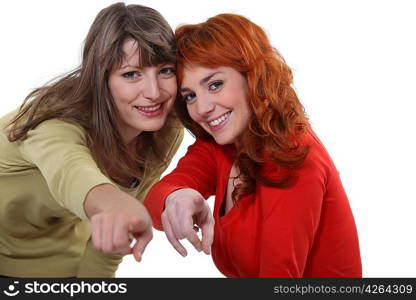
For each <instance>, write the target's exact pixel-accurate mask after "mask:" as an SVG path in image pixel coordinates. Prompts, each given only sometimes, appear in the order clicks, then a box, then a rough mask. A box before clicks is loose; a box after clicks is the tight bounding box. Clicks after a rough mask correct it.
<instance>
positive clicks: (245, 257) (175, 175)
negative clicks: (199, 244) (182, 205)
mask: <svg viewBox="0 0 416 300" xmlns="http://www.w3.org/2000/svg"><path fill="white" fill-rule="evenodd" d="M305 141H306V142H307V144H308V145H310V150H309V154H308V156H307V158H306V160H305V162H304V164H303V165H302V167H301V168H300V169H299V170H298V171H297V172H298V173H297V174H298V178H297V181H296V183H295V184H294V185H293V186H292V187H290V188H286V189H280V188H273V187H268V186H265V185H263V184H261V183H257V186H256V190H255V192H254V193H252V194H250V195H247V196H244V197H242V198H241V199H240V200H239V201H238V203H239V204H237V205H235V206H234V207H232V208H231V210H230V211H229V212H228V213H227V214H226V215H225V216H221V215H220V208H221V206H222V202H223V201H225V193H226V187H227V183H228V178H229V174H230V170H231V166H232V164H233V154H232V153H233V152H232V148H231V147H230V146H220V145H217V144H216V143H215V142H213V141H212V142H206V141H203V140H200V139H197V140H196V142H195V143H194V144H193V145H192V146H190V147H189V148H188V152H187V154H186V155H185V156H184V157H183V158H182V159H181V160H180V161H179V163H178V166H177V167H176V169H175V170H173V171H172V173H170V174H169V175H167V176H165V177H164V178H163V179H162V180H161V181H159V182H158V183H157V184H155V185H154V186H153V187H152V189H151V190H150V192H149V194H148V195H147V197H146V200H145V205H146V207H147V208H148V210H149V213H150V215H151V217H152V219H153V225H154V226H155V228H157V229H160V230H161V229H162V224H161V219H160V216H161V213H162V211H163V208H164V200H165V198H166V197H167V196H168V195H169V194H170V193H172V192H173V191H175V190H177V189H180V188H192V189H195V190H197V191H199V192H200V193H201V194H202V195H203V196H204V197H205V198H208V197H209V196H212V195H215V205H214V212H213V214H214V219H215V230H214V243H213V245H212V249H211V252H212V257H213V260H214V262H215V264H216V266H217V267H218V269H219V270H220V271H221V272H222V273H223V274H224V275H225V276H227V277H361V276H362V271H361V258H360V250H359V245H358V236H357V230H356V226H355V222H354V218H353V215H352V212H351V208H350V205H349V202H348V199H347V196H346V194H345V191H344V189H343V187H342V184H341V180H340V178H339V174H338V171H337V170H336V168H335V166H334V164H333V162H332V160H331V158H330V157H329V155H328V153H327V152H326V150H325V148H324V146H323V145H322V143H321V142H320V141H319V139H318V138H317V137H316V136H315V135H314V133H312V132H311V133H308V134H306V137H305ZM262 171H263V172H265V173H264V174H268V175H270V176H278V171H277V170H276V165H274V164H273V163H266V164H265V165H264V167H263V170H262Z"/></svg>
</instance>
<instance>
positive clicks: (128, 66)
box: [119, 65, 139, 70]
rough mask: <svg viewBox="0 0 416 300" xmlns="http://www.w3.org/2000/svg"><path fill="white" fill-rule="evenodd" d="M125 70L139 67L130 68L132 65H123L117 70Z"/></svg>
mask: <svg viewBox="0 0 416 300" xmlns="http://www.w3.org/2000/svg"><path fill="white" fill-rule="evenodd" d="M125 68H137V69H138V68H139V66H132V65H124V66H121V67H120V68H119V69H120V70H121V69H125Z"/></svg>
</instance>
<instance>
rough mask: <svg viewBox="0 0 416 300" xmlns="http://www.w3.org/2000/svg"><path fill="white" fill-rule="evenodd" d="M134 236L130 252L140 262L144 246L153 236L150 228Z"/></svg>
mask: <svg viewBox="0 0 416 300" xmlns="http://www.w3.org/2000/svg"><path fill="white" fill-rule="evenodd" d="M135 238H136V243H135V244H134V246H133V249H132V253H133V255H134V258H135V259H136V261H137V262H140V261H141V260H142V255H143V252H144V250H145V249H146V246H147V245H148V244H149V243H150V241H151V240H152V238H153V233H152V228H149V230H146V231H144V232H141V233H140V234H137V233H136V234H135Z"/></svg>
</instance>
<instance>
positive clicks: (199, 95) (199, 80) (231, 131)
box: [181, 66, 251, 145]
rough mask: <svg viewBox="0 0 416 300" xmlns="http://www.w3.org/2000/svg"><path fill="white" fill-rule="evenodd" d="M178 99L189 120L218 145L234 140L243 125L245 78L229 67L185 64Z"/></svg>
mask: <svg viewBox="0 0 416 300" xmlns="http://www.w3.org/2000/svg"><path fill="white" fill-rule="evenodd" d="M181 98H182V101H185V102H186V104H187V109H188V113H189V116H190V117H191V118H192V120H194V121H195V122H196V123H198V124H199V125H200V126H201V127H202V128H203V129H204V130H205V131H206V132H208V133H209V134H210V135H211V136H212V137H213V138H214V139H215V141H216V142H217V143H218V144H220V145H225V144H232V143H234V142H235V141H236V138H237V137H238V136H240V134H241V133H242V132H243V131H244V130H245V129H246V128H247V125H248V123H249V120H250V116H251V111H250V109H249V107H248V102H247V80H246V79H245V77H244V76H243V75H241V74H240V73H239V72H237V71H236V70H234V69H233V68H229V67H220V68H216V69H209V68H205V67H201V66H187V67H185V68H184V74H183V81H182V85H181Z"/></svg>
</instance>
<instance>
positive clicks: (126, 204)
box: [84, 39, 177, 261]
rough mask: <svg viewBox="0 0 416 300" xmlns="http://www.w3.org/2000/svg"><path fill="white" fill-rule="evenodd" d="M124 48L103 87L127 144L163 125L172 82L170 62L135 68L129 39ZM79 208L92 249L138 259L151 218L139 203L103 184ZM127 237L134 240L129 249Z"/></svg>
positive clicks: (148, 235) (173, 92) (149, 231)
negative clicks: (107, 90) (87, 225)
mask: <svg viewBox="0 0 416 300" xmlns="http://www.w3.org/2000/svg"><path fill="white" fill-rule="evenodd" d="M123 51H124V54H125V55H124V58H123V61H122V63H121V65H120V66H119V67H118V68H116V69H114V70H113V71H112V72H111V73H110V75H109V80H108V86H109V88H110V91H111V94H112V96H113V99H114V103H115V106H116V108H117V110H118V114H119V116H120V120H119V122H118V123H119V130H120V133H121V134H122V138H123V141H124V143H125V144H126V145H127V146H128V145H130V144H133V143H131V142H132V141H133V140H134V139H135V138H136V137H137V136H138V135H139V134H141V133H142V132H143V131H156V130H159V129H161V128H162V126H163V124H164V123H165V121H166V117H167V115H168V113H169V111H170V110H171V108H172V105H173V101H174V99H175V96H176V91H177V84H176V76H175V70H174V65H173V64H170V63H167V64H161V65H157V66H149V67H144V68H142V67H140V66H139V53H138V51H137V44H136V42H135V41H134V40H132V39H129V40H126V41H125V42H124V45H123ZM84 208H85V212H86V214H87V216H88V217H89V218H90V221H91V236H92V242H93V245H94V247H95V248H97V249H98V250H101V251H103V252H104V253H118V254H129V253H133V254H134V257H135V259H136V260H137V261H141V258H142V254H143V251H144V249H145V248H146V246H147V244H148V243H149V242H150V241H151V239H152V236H153V234H152V222H151V218H150V216H149V214H148V213H147V210H146V208H145V207H144V206H143V204H142V203H140V202H139V201H137V199H135V198H133V197H131V196H130V195H128V194H126V193H124V192H122V191H120V190H119V189H118V188H116V187H115V186H112V185H110V184H103V185H99V186H96V187H94V188H92V189H91V190H90V191H89V193H88V195H87V197H86V199H85V202H84ZM132 238H135V239H136V243H135V245H134V246H133V248H130V244H131V240H132Z"/></svg>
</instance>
